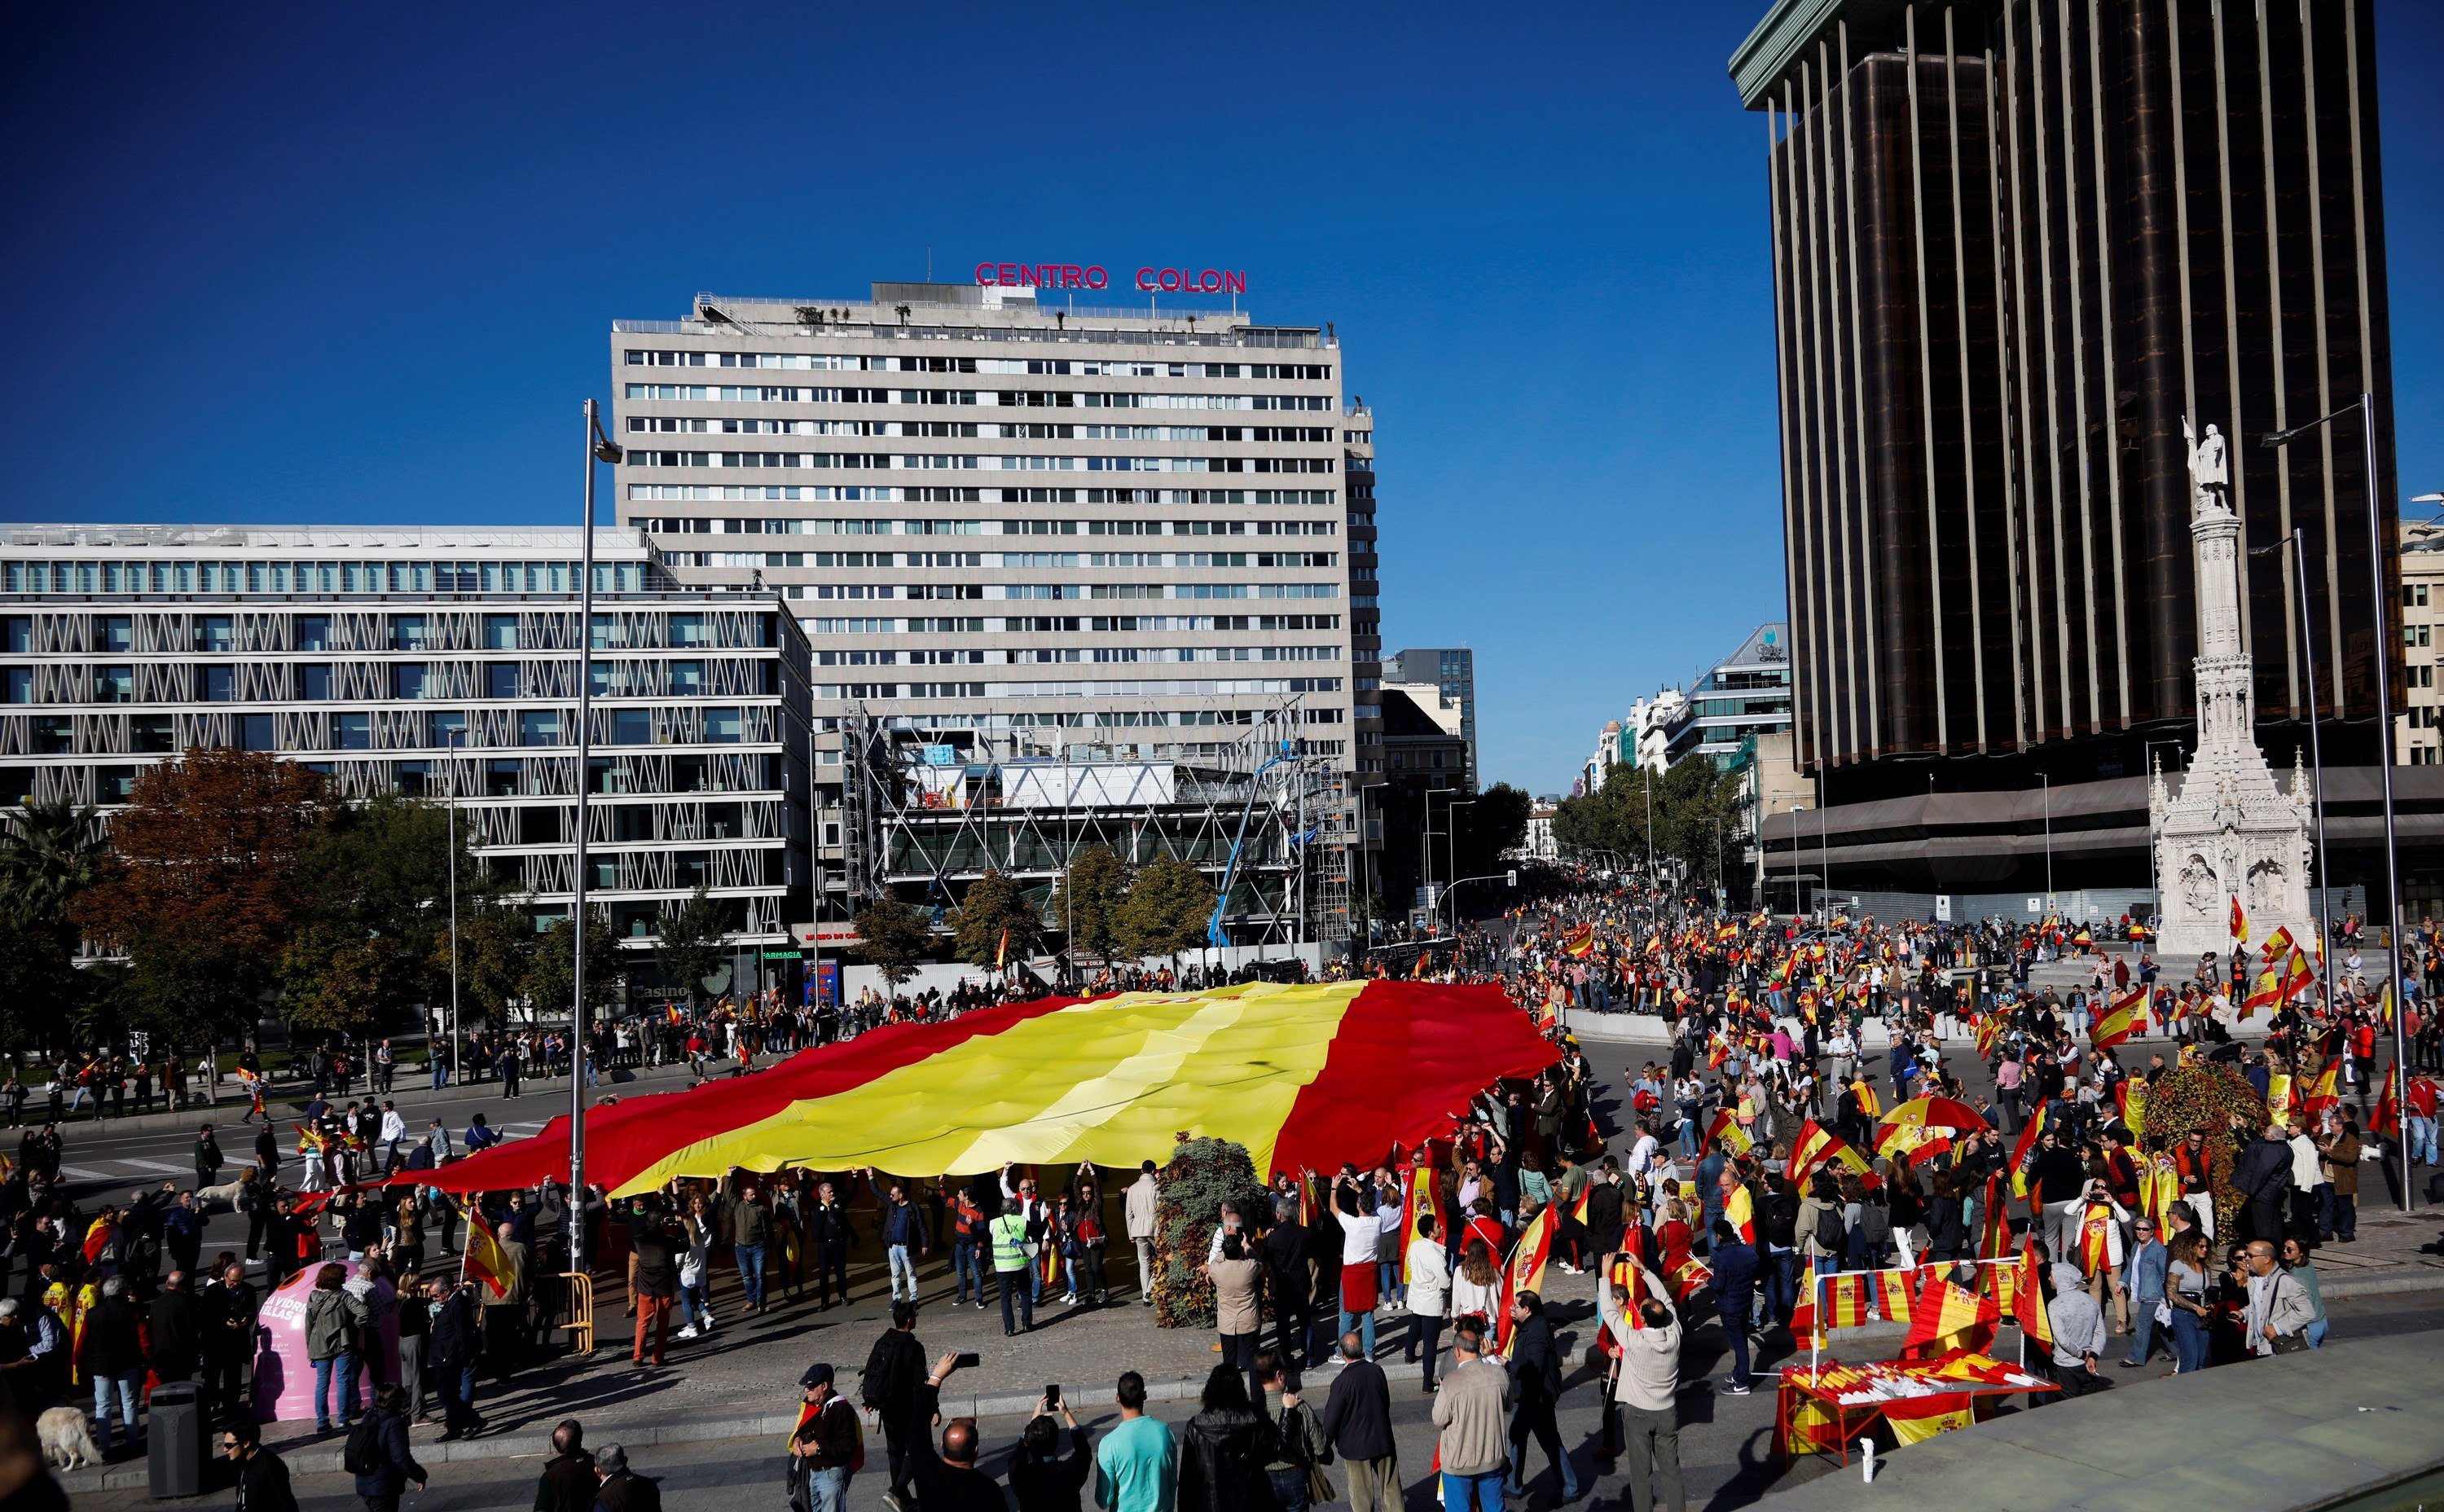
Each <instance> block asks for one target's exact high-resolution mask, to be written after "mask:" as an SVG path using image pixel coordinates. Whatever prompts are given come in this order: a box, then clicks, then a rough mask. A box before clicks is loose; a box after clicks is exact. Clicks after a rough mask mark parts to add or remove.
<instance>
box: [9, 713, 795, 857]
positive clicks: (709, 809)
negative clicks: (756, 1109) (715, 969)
mask: <svg viewBox="0 0 2444 1512" xmlns="http://www.w3.org/2000/svg"><path fill="white" fill-rule="evenodd" d="M253 748H257V749H267V750H268V749H270V748H271V747H253ZM668 761H669V764H670V767H671V779H670V781H669V782H668V783H667V784H662V785H659V786H657V787H655V788H652V789H650V790H648V789H645V788H643V787H640V786H639V785H637V784H635V782H634V781H633V780H623V779H627V774H625V773H623V772H621V771H620V767H619V766H618V765H615V762H614V759H613V758H611V757H607V756H598V757H596V758H595V759H594V761H593V763H592V764H591V765H592V767H593V770H592V772H591V773H590V774H589V775H590V777H591V778H592V782H591V783H590V784H588V788H587V791H589V792H592V793H599V794H603V795H605V796H610V797H622V796H627V797H676V796H679V795H683V794H687V793H724V792H730V793H734V792H773V791H778V789H775V788H770V787H766V786H757V787H752V788H746V787H735V786H724V785H719V784H718V783H717V782H716V781H713V780H712V779H713V778H714V777H715V776H716V775H717V774H715V773H713V771H711V770H710V769H709V768H708V765H707V763H706V759H705V758H704V757H701V756H672V757H670V758H668ZM297 765H300V766H303V767H305V769H306V770H308V771H317V772H322V773H324V775H325V776H328V775H330V774H332V773H333V772H334V771H336V770H337V765H336V764H335V763H332V762H317V761H305V762H299V763H298V764H297ZM350 765H352V766H356V767H362V766H365V765H371V766H373V767H374V768H376V770H377V771H378V772H379V773H380V779H386V781H384V780H380V779H378V783H377V785H379V786H382V787H387V788H388V789H389V790H391V791H393V792H396V793H399V794H401V795H403V796H405V797H408V798H447V797H455V798H460V799H483V798H555V797H566V796H571V795H570V794H569V793H568V785H569V784H568V778H567V774H566V773H565V772H564V771H563V770H562V769H561V767H560V765H558V764H557V763H535V764H531V765H530V764H528V763H526V762H521V761H519V760H517V759H515V758H509V759H500V758H491V759H486V760H480V761H457V762H452V761H424V760H416V759H411V760H406V761H396V762H373V763H364V762H354V763H351V764H350ZM35 770H36V768H34V767H30V766H8V767H0V803H8V804H16V803H21V802H25V801H26V800H27V799H28V798H29V797H31V796H33V792H34V784H33V777H34V772H35ZM143 770H144V768H143V767H142V766H140V765H124V764H119V763H110V764H105V765H97V766H94V767H92V768H91V771H92V773H93V778H94V784H93V787H94V791H93V800H92V801H93V802H97V803H125V802H133V801H134V799H135V797H136V779H137V778H138V776H139V775H140V774H141V773H142V772H143ZM772 775H773V774H772V773H771V772H769V771H765V772H761V773H758V774H756V775H755V777H754V779H753V780H754V781H756V782H757V783H759V784H761V783H763V782H765V781H766V780H767V779H768V778H769V777H771V776H772ZM670 806H672V805H657V804H651V803H617V804H605V805H602V806H600V807H599V808H598V809H597V812H599V813H602V814H603V815H604V816H606V817H607V818H608V819H609V820H610V838H609V839H608V840H607V841H606V840H604V839H602V838H601V837H597V839H596V840H595V843H597V844H604V843H607V844H613V845H620V844H627V845H638V844H649V843H665V844H666V843H667V837H665V836H661V835H657V834H655V833H654V823H653V820H654V810H655V809H656V808H657V807H664V808H667V807H670ZM680 806H682V807H684V808H685V809H686V810H688V812H687V813H686V816H685V821H684V823H683V824H681V825H678V826H676V827H680V828H684V829H686V830H687V831H688V832H689V838H691V839H703V840H743V839H768V838H770V837H767V836H758V835H751V834H750V833H749V831H750V825H749V823H748V821H747V804H746V803H745V802H740V801H717V802H691V803H688V804H685V805H680ZM576 813H577V810H576V809H575V808H574V807H562V806H561V805H558V804H554V803H529V804H524V805H521V806H520V807H519V808H517V809H516V810H514V811H513V812H512V815H511V818H510V821H509V829H508V832H507V833H506V835H504V836H503V837H502V838H501V839H500V840H499V841H498V842H497V843H498V844H502V845H565V844H566V843H568V837H569V835H570V834H571V833H572V832H573V830H574V826H575V821H576ZM664 827H665V828H670V827H675V826H672V825H671V824H670V823H669V821H665V826H664ZM481 848H483V849H486V850H489V849H491V848H492V846H491V845H490V844H487V845H484V846H482V847H481ZM670 855H671V858H672V862H673V864H674V866H675V868H676V871H677V873H678V875H679V878H680V885H681V886H683V887H687V888H693V887H694V885H695V881H696V879H697V875H698V874H700V873H701V872H702V871H703V858H704V857H706V855H707V853H705V852H702V851H674V852H671V853H670ZM599 876H600V874H599V873H598V878H599ZM773 880H774V881H776V882H777V881H778V880H779V878H778V877H774V878H773ZM610 885H613V884H610V883H603V882H601V881H600V880H599V879H598V880H596V881H593V882H591V883H589V886H610Z"/></svg>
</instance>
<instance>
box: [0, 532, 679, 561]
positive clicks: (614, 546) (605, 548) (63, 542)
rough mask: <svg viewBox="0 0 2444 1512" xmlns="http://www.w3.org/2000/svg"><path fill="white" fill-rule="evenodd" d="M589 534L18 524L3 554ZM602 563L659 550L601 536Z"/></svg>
mask: <svg viewBox="0 0 2444 1512" xmlns="http://www.w3.org/2000/svg"><path fill="white" fill-rule="evenodd" d="M584 544H585V542H584V533H583V531H579V530H575V529H551V528H545V527H538V526H527V527H519V528H500V527H495V526H394V525H280V526H264V525H15V526H0V548H6V547H16V548H20V549H43V550H51V551H56V550H58V549H60V548H61V547H64V546H65V547H74V548H77V549H80V550H87V549H101V550H138V551H144V550H154V551H176V552H180V553H182V554H192V553H194V552H198V551H286V552H299V551H302V552H306V553H309V554H314V553H322V552H334V551H416V552H433V551H468V552H476V553H499V552H519V553H527V554H531V553H535V552H548V553H552V554H555V555H566V556H569V557H575V556H577V555H578V554H579V553H580V552H582V551H583V549H584ZM594 552H595V555H596V556H597V557H603V558H608V557H622V558H625V557H649V556H652V555H653V554H654V552H653V546H652V544H651V543H650V542H648V541H647V540H646V539H645V536H644V533H643V532H642V531H639V530H629V529H604V528H601V527H597V528H596V530H595V532H594Z"/></svg>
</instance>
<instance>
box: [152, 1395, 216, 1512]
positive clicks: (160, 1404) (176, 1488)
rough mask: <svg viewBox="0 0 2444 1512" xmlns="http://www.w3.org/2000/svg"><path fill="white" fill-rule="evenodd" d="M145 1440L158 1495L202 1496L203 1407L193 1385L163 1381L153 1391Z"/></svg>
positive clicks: (200, 1396) (154, 1488)
mask: <svg viewBox="0 0 2444 1512" xmlns="http://www.w3.org/2000/svg"><path fill="white" fill-rule="evenodd" d="M144 1438H145V1451H144V1463H145V1469H146V1471H147V1473H148V1474H149V1475H150V1476H151V1478H152V1483H153V1486H152V1488H153V1494H154V1495H155V1496H157V1497H164V1496H200V1495H202V1494H203V1489H204V1404H203V1399H202V1393H201V1392H198V1391H197V1390H196V1388H195V1383H194V1382H193V1381H164V1382H162V1383H161V1384H160V1385H158V1386H156V1387H155V1388H153V1398H152V1401H151V1403H150V1404H149V1405H148V1406H147V1408H146V1412H145V1432H144Z"/></svg>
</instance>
